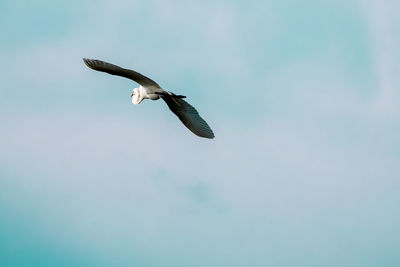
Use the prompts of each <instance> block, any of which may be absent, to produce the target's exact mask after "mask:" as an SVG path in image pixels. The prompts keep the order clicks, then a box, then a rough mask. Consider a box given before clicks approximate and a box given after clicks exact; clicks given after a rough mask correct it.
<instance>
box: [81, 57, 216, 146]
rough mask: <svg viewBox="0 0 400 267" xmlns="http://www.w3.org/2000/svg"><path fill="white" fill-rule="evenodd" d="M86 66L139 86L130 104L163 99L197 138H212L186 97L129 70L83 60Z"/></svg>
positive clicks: (101, 62) (135, 89)
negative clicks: (129, 80)
mask: <svg viewBox="0 0 400 267" xmlns="http://www.w3.org/2000/svg"><path fill="white" fill-rule="evenodd" d="M83 61H84V62H85V64H86V66H88V67H89V68H91V69H93V70H97V71H102V72H106V73H109V74H112V75H117V76H121V77H125V78H128V79H131V80H133V81H135V82H137V83H138V84H139V87H137V88H134V89H133V91H132V94H131V98H132V103H133V104H135V105H138V104H140V103H141V102H142V101H143V100H144V99H151V100H157V99H160V98H161V99H163V100H164V101H165V103H167V105H168V107H169V109H170V110H171V111H172V112H173V113H175V115H176V116H177V117H178V118H179V119H180V120H181V122H182V123H183V124H184V125H185V126H186V127H187V128H188V129H189V130H190V131H192V133H194V134H195V135H197V136H200V137H204V138H214V133H213V131H212V130H211V128H210V126H208V124H207V122H206V121H205V120H204V119H203V118H202V117H200V115H199V113H198V112H197V110H196V109H195V108H194V107H193V106H191V105H190V104H189V103H188V102H186V101H185V100H183V98H186V96H183V95H176V94H174V93H172V92H169V91H166V90H164V89H162V88H161V87H160V86H159V85H158V84H157V83H156V82H155V81H153V80H152V79H150V78H148V77H146V76H144V75H142V74H140V73H138V72H136V71H134V70H130V69H124V68H121V67H119V66H116V65H113V64H110V63H107V62H104V61H101V60H97V59H86V58H84V59H83Z"/></svg>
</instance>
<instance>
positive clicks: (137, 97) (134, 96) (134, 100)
mask: <svg viewBox="0 0 400 267" xmlns="http://www.w3.org/2000/svg"><path fill="white" fill-rule="evenodd" d="M131 98H132V103H133V104H135V105H137V104H140V102H142V99H141V97H140V92H139V88H135V89H133V91H132V94H131Z"/></svg>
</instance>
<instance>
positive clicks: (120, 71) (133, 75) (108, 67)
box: [83, 58, 160, 88]
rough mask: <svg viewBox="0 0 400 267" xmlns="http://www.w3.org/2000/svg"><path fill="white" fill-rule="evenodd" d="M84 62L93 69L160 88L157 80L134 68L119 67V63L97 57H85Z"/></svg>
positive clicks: (145, 85)
mask: <svg viewBox="0 0 400 267" xmlns="http://www.w3.org/2000/svg"><path fill="white" fill-rule="evenodd" d="M83 62H85V64H86V66H88V67H89V68H91V69H94V70H98V71H102V72H107V73H109V74H112V75H118V76H122V77H125V78H128V79H131V80H133V81H135V82H137V83H138V84H140V85H142V86H144V87H152V86H155V87H158V88H160V86H159V85H158V84H157V83H156V82H155V81H153V80H152V79H150V78H147V77H146V76H144V75H142V74H140V73H138V72H136V71H134V70H129V69H124V68H121V67H118V66H117V65H113V64H110V63H107V62H104V61H101V60H97V59H87V58H84V59H83Z"/></svg>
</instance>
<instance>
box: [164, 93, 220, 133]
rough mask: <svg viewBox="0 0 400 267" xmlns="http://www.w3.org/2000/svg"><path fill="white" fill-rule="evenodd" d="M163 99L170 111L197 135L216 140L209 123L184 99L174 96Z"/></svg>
mask: <svg viewBox="0 0 400 267" xmlns="http://www.w3.org/2000/svg"><path fill="white" fill-rule="evenodd" d="M162 99H163V100H164V101H165V103H167V105H168V107H169V109H170V110H171V111H172V112H173V113H175V115H176V116H178V118H179V119H180V120H181V122H182V123H183V124H184V125H185V126H186V127H187V128H188V129H189V130H190V131H192V133H194V134H195V135H198V136H200V137H205V138H214V133H213V131H212V130H211V128H210V126H208V124H207V122H206V121H205V120H203V118H202V117H200V115H199V113H198V112H197V110H196V109H195V108H194V107H193V106H192V105H190V104H189V103H188V102H186V101H185V100H183V99H182V98H178V97H176V96H173V95H163V96H162Z"/></svg>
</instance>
